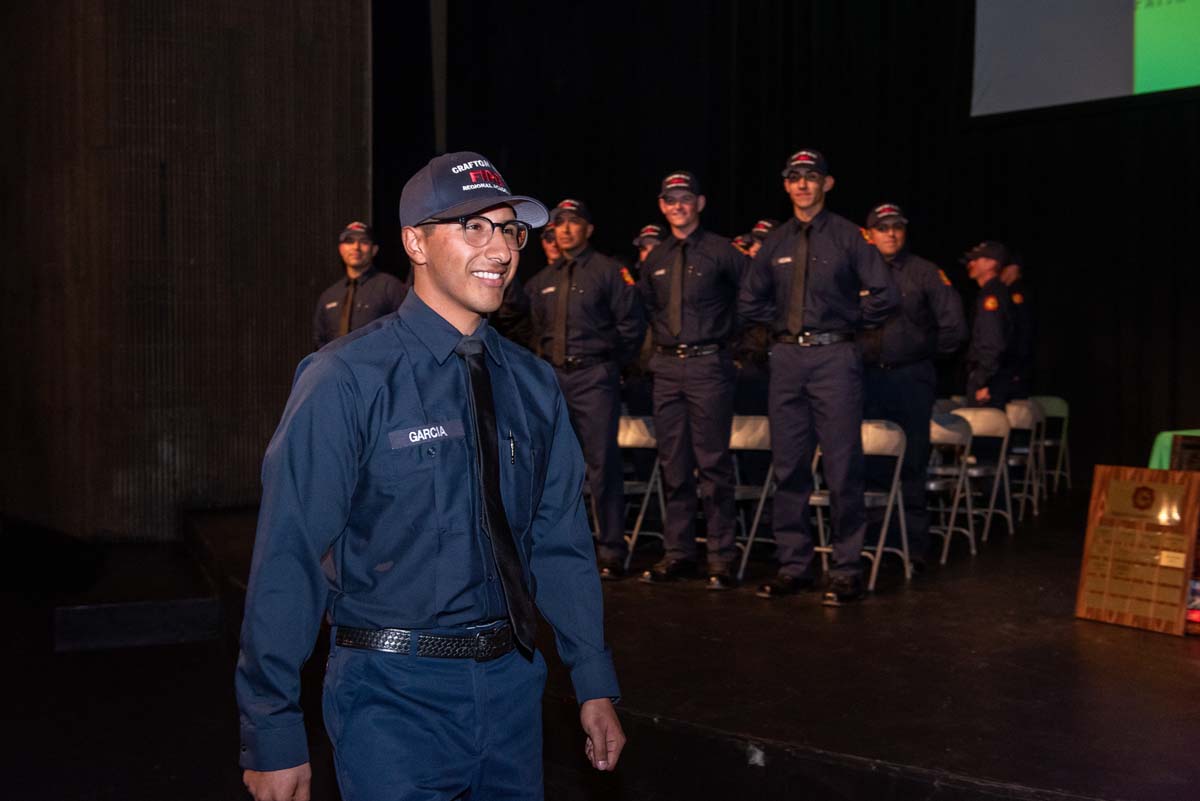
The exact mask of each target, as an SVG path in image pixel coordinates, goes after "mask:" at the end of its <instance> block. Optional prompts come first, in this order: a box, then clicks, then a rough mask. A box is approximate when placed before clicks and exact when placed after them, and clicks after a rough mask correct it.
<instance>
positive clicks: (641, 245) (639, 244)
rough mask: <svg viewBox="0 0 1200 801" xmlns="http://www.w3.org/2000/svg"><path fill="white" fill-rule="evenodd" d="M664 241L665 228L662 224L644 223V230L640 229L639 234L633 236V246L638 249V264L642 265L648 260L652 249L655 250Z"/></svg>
mask: <svg viewBox="0 0 1200 801" xmlns="http://www.w3.org/2000/svg"><path fill="white" fill-rule="evenodd" d="M662 241H663V229H662V226H661V225H654V224H653V223H651V224H650V225H643V226H642V230H640V231H638V235H637V236H635V237H634V238H633V246H634V247H635V248H637V249H638V264H639V265H641V264H642V263H643V262H645V261H646V257H647V256H649V255H650V251H652V250H654V249H655V248H656V247H658V245H659V244H660V243H661V242H662Z"/></svg>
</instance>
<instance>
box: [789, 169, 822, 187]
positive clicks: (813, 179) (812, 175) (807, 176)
mask: <svg viewBox="0 0 1200 801" xmlns="http://www.w3.org/2000/svg"><path fill="white" fill-rule="evenodd" d="M786 180H787V181H788V183H793V184H794V183H796V182H797V181H807V182H808V183H810V184H819V183H821V173H819V172H816V171H809V172H800V171H799V170H791V171H790V172H788V174H787V177H786Z"/></svg>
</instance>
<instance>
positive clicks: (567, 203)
mask: <svg viewBox="0 0 1200 801" xmlns="http://www.w3.org/2000/svg"><path fill="white" fill-rule="evenodd" d="M558 207H559V208H560V209H566V210H567V211H575V210H576V209H578V208H579V201H578V200H564V201H563V202H562V203H559V204H558Z"/></svg>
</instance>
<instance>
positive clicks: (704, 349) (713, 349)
mask: <svg viewBox="0 0 1200 801" xmlns="http://www.w3.org/2000/svg"><path fill="white" fill-rule="evenodd" d="M654 349H655V350H656V351H658V352H659V353H661V354H663V355H664V356H675V357H676V358H679V359H691V358H692V357H694V356H711V355H713V354H714V353H718V352H720V350H721V344H720V343H719V342H712V343H710V344H708V345H655V346H654Z"/></svg>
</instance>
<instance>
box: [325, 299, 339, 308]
mask: <svg viewBox="0 0 1200 801" xmlns="http://www.w3.org/2000/svg"><path fill="white" fill-rule="evenodd" d="M337 305H338V302H337V301H336V300H335V301H333V302H332V303H326V304H325V308H327V309H336V308H337Z"/></svg>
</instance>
